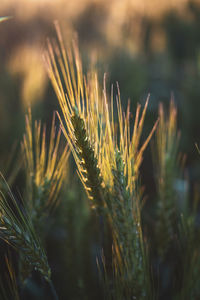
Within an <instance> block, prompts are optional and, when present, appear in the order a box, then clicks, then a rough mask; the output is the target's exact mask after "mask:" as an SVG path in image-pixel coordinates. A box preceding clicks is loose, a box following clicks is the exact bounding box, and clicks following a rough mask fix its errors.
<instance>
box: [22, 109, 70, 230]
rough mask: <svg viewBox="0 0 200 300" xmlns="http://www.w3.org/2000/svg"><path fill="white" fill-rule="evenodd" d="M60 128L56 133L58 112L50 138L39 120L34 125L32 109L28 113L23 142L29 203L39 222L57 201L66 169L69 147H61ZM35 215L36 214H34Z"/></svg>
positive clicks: (30, 209)
mask: <svg viewBox="0 0 200 300" xmlns="http://www.w3.org/2000/svg"><path fill="white" fill-rule="evenodd" d="M60 140H61V129H60V130H58V132H56V127H55V114H54V115H53V120H52V126H51V131H50V136H49V138H48V137H47V134H46V127H45V126H44V127H43V128H42V125H41V122H40V121H35V123H34V124H33V121H32V114H31V109H30V108H29V110H28V114H27V115H26V131H25V134H24V139H23V142H22V150H23V154H24V161H25V170H26V178H27V189H28V193H27V196H29V199H28V203H27V206H28V208H29V211H30V214H31V215H32V217H33V218H35V222H36V224H35V225H37V221H38V220H39V219H42V217H43V216H45V215H48V214H49V212H50V211H51V210H52V209H53V208H54V207H55V206H56V205H57V204H58V194H59V191H60V189H61V186H62V182H63V180H64V178H65V175H66V172H67V161H68V158H69V147H68V146H65V147H64V149H62V148H61V141H60ZM34 214H35V216H34Z"/></svg>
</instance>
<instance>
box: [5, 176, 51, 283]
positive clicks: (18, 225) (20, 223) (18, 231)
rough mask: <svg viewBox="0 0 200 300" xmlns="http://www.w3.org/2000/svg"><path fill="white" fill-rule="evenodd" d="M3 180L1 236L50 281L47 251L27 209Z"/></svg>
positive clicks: (26, 261)
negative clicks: (37, 234) (38, 236)
mask: <svg viewBox="0 0 200 300" xmlns="http://www.w3.org/2000/svg"><path fill="white" fill-rule="evenodd" d="M1 180H3V182H4V186H5V187H4V192H2V191H0V238H2V239H3V240H4V241H5V242H7V243H8V244H9V245H11V246H12V247H13V248H15V249H16V250H17V251H18V252H19V253H20V255H21V259H23V261H24V262H25V263H27V264H29V265H30V266H31V267H32V268H34V269H35V270H37V271H39V272H40V273H41V274H42V276H43V277H44V278H45V279H46V280H47V281H50V276H51V270H50V267H49V265H48V261H47V257H46V253H45V251H44V249H43V247H42V245H41V243H40V240H39V239H38V238H37V236H36V233H35V230H34V227H33V225H32V222H31V219H30V217H29V215H28V213H27V210H26V208H25V207H24V206H21V205H20V204H19V203H18V202H17V201H16V200H15V198H14V196H13V194H12V192H11V190H10V188H9V186H8V185H7V183H6V181H5V180H4V178H3V177H1ZM5 189H6V190H7V193H6V195H5Z"/></svg>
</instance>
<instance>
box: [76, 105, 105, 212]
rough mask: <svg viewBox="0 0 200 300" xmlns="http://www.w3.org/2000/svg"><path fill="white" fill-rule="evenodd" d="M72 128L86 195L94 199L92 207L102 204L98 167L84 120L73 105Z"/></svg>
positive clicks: (100, 179)
mask: <svg viewBox="0 0 200 300" xmlns="http://www.w3.org/2000/svg"><path fill="white" fill-rule="evenodd" d="M71 122H72V125H73V128H74V136H75V145H76V148H75V149H76V151H77V154H78V156H79V162H78V165H79V172H80V173H81V174H82V178H81V179H82V182H83V185H84V187H85V189H86V191H87V194H88V197H89V198H90V199H91V200H93V201H94V207H96V208H99V207H102V206H103V198H102V186H101V184H102V178H101V175H100V169H99V168H98V163H97V158H96V157H95V154H94V150H93V148H92V146H91V144H90V141H89V138H88V136H87V133H86V129H85V122H84V120H83V119H82V118H81V117H80V116H79V113H78V109H77V108H76V107H74V114H73V115H72V117H71Z"/></svg>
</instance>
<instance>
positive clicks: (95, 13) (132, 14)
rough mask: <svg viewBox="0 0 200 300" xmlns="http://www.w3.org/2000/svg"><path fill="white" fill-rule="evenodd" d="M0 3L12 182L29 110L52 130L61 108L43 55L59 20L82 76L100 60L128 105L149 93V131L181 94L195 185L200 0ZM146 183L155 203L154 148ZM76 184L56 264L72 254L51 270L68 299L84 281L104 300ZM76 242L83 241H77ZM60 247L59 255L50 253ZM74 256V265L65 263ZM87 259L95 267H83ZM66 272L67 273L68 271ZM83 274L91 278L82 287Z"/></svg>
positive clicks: (199, 168) (2, 138)
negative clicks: (75, 49)
mask: <svg viewBox="0 0 200 300" xmlns="http://www.w3.org/2000/svg"><path fill="white" fill-rule="evenodd" d="M0 6H1V16H12V17H13V18H12V19H10V20H9V21H7V22H3V23H1V24H0V120H1V126H0V145H1V146H0V170H1V172H2V173H3V174H5V176H8V175H9V168H12V164H11V167H8V166H7V163H8V161H9V159H8V154H10V153H11V152H12V149H13V147H14V146H15V147H16V148H14V149H17V148H19V146H20V141H21V139H22V136H23V133H24V127H25V125H24V113H25V112H26V110H27V107H28V106H29V105H31V106H32V107H33V111H34V118H40V119H42V120H43V121H44V122H46V123H47V124H49V123H50V122H51V119H52V114H53V111H54V110H59V107H58V103H57V99H56V96H55V94H54V92H53V89H52V87H51V84H50V82H49V79H48V76H47V74H46V71H45V68H44V64H43V59H42V55H43V52H44V50H45V47H46V39H47V37H53V36H55V32H54V25H53V21H54V20H58V21H59V23H60V26H61V29H62V32H63V37H64V39H65V41H67V40H68V39H70V36H71V34H72V32H74V31H75V32H77V33H78V37H79V46H80V50H81V55H82V57H83V63H84V66H85V70H87V68H88V65H90V64H91V63H92V64H95V65H97V67H98V70H99V74H100V76H99V78H100V82H102V83H103V74H104V73H105V72H106V74H107V83H108V86H109V85H110V84H111V83H113V84H115V83H116V81H118V82H119V86H120V91H121V97H122V101H123V103H124V105H126V103H127V100H128V99H129V98H130V100H131V109H132V111H133V112H134V111H135V107H136V104H137V102H140V103H142V104H144V102H145V100H146V97H147V95H148V93H150V95H151V96H150V103H149V108H148V115H147V119H146V123H145V124H146V125H145V126H146V127H145V131H146V132H149V130H150V128H152V126H153V123H154V122H155V120H156V119H157V115H158V114H157V112H158V104H159V102H163V103H164V105H165V107H166V109H167V108H168V104H169V100H170V98H171V97H172V96H173V97H174V99H175V103H176V105H177V106H178V124H179V128H180V131H181V143H180V151H181V152H182V153H185V154H186V168H185V170H186V174H187V177H188V178H189V182H190V186H191V187H192V186H193V185H196V184H197V182H198V179H199V178H200V177H199V176H200V158H199V155H198V152H197V149H196V147H195V143H197V144H198V145H200V1H199V0H197V1H195V0H194V1H190V0H171V1H170V0H168V1H167V0H151V1H145V0H110V1H106V0H96V1H95V0H93V1H92V0H73V1H67V0H54V1H53V0H29V1H27V0H18V1H15V0H1V4H0ZM14 153H18V152H17V151H16V150H14ZM14 161H15V159H14ZM19 161H20V159H19ZM71 168H72V169H73V166H72V167H71ZM23 180H24V177H23V172H21V173H20V175H19V176H18V177H17V179H16V183H15V185H14V189H16V190H17V191H18V190H19V191H23ZM77 182H78V179H77ZM142 182H143V184H144V185H145V193H146V194H148V195H149V196H148V197H149V199H148V200H147V201H151V198H152V199H153V197H154V192H155V191H154V182H153V178H152V163H151V154H150V150H148V151H147V152H146V154H145V158H144V163H143V167H142ZM75 184H78V183H74V182H73V183H68V187H70V188H68V190H67V192H66V191H65V192H66V193H68V199H70V201H69V202H68V205H69V206H68V209H67V212H66V214H64V212H63V211H62V214H61V216H60V215H59V214H60V213H61V212H57V213H58V215H59V216H60V217H59V218H57V219H58V221H56V222H57V224H56V225H55V226H54V231H53V233H52V234H51V236H50V238H49V249H51V250H50V251H49V257H50V261H51V257H52V261H53V262H54V257H55V256H58V253H59V251H60V252H61V250H59V244H62V243H63V240H65V241H66V243H67V244H68V245H69V244H70V245H73V247H74V248H73V249H72V248H71V249H70V250H69V247H68V248H67V247H66V249H68V250H66V252H64V253H63V252H62V253H61V255H62V256H63V255H65V257H66V265H62V264H61V262H59V259H58V260H57V262H56V263H53V272H52V273H53V274H54V275H53V276H54V281H55V284H56V286H57V289H58V291H59V290H60V298H61V299H67V298H66V295H67V294H66V293H67V292H66V289H67V290H68V293H69V294H70V293H71V295H74V296H73V297H72V298H70V299H80V295H78V294H77V293H78V292H77V291H80V290H81V289H82V286H87V285H91V286H90V287H88V289H87V291H89V290H90V293H91V295H89V296H88V297H89V298H86V299H98V295H99V290H98V287H96V285H95V284H96V281H95V279H94V277H93V275H94V273H95V272H96V271H94V268H95V266H94V265H93V264H95V255H96V250H95V249H94V248H95V243H94V245H93V246H92V247H90V249H91V256H94V259H93V260H91V261H89V259H88V256H87V255H86V252H87V249H88V243H90V238H89V237H87V238H85V239H83V233H84V232H86V231H87V236H89V235H95V233H94V232H95V230H92V229H91V226H90V225H91V224H92V223H91V222H92V220H91V217H88V215H89V212H88V207H87V205H86V204H85V199H82V200H80V199H81V197H82V198H84V197H83V193H81V192H80V191H76V192H75V190H74V189H73V185H75ZM65 192H63V193H64V194H66V193H65ZM77 197H78V198H79V199H78V200H77ZM77 201H79V202H78V204H77ZM149 203H150V202H149ZM74 212H75V213H74ZM80 216H82V217H80ZM75 218H76V219H75ZM63 219H64V222H66V224H68V225H66V226H68V227H67V228H69V227H70V228H71V231H70V230H68V233H67V234H66V232H65V231H62V230H61V227H60V225H59V224H60V222H61V220H63ZM77 220H79V221H80V224H78V223H76V222H77ZM81 222H82V223H81ZM88 229H89V230H88ZM66 235H67V236H66ZM73 236H78V238H76V239H75V240H73ZM93 239H94V237H93ZM55 241H56V242H57V245H58V246H57V250H56V249H54V248H55V247H51V245H53V244H54V242H55ZM81 247H82V248H81ZM82 249H83V252H82V254H81V255H80V252H81V251H82ZM56 251H57V252H56ZM62 251H63V250H62ZM67 251H68V252H70V251H71V254H70V253H67ZM54 252H55V253H54ZM72 253H73V259H72V260H70V259H71V258H70V259H68V260H67V257H71V256H72ZM70 255H71V256H70ZM87 259H88V261H87V266H88V267H87V268H89V269H90V271H88V270H87V268H86V267H85V265H86V263H85V262H84V261H85V260H87ZM59 264H60V265H59ZM58 265H59V266H58ZM61 265H62V266H61ZM65 267H66V268H65ZM62 268H63V270H67V272H66V273H67V275H63V274H64V271H63V270H62ZM78 269H79V271H77V270H78ZM62 272H63V273H62ZM84 272H86V273H84ZM66 273H65V274H66ZM77 274H81V276H82V277H81V276H80V278H78V277H77ZM84 274H85V275H84ZM86 274H87V276H88V278H89V279H88V278H87V280H86V283H85V285H83V282H82V280H83V278H86ZM61 276H66V278H65V280H63V281H61V280H60V277H61ZM84 280H85V279H84ZM66 282H68V284H67V287H66ZM69 291H71V292H69ZM62 297H63V298H62ZM94 297H95V298H94ZM99 297H100V296H99ZM83 299H84V298H83ZM99 299H101V298H99Z"/></svg>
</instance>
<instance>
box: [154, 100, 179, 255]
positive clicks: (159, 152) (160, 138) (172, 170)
mask: <svg viewBox="0 0 200 300" xmlns="http://www.w3.org/2000/svg"><path fill="white" fill-rule="evenodd" d="M159 118H160V121H159V125H158V129H157V132H156V138H155V142H154V144H153V162H154V166H155V171H156V176H157V177H156V182H157V191H158V200H157V224H156V238H157V242H158V246H157V250H158V254H159V255H160V257H161V258H164V256H165V254H166V253H167V251H168V249H169V248H170V246H171V245H172V242H173V240H174V237H175V236H176V234H177V230H178V228H177V221H178V214H177V203H176V201H177V198H176V197H177V196H176V191H175V188H174V184H175V180H176V178H177V176H178V170H179V165H180V164H179V159H178V147H179V137H180V134H179V132H178V130H177V109H176V106H175V104H174V101H173V100H171V103H170V109H169V115H168V116H166V115H165V114H164V108H163V105H162V104H160V106H159Z"/></svg>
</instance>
